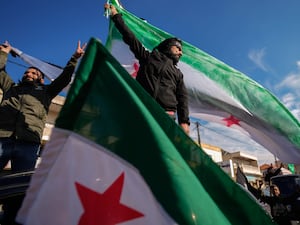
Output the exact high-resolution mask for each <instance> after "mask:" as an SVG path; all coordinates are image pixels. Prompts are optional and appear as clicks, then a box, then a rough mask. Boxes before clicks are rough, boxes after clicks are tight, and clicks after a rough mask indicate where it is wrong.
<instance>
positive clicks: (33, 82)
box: [21, 77, 38, 86]
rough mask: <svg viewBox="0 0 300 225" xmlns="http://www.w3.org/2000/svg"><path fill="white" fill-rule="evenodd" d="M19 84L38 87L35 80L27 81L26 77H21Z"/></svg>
mask: <svg viewBox="0 0 300 225" xmlns="http://www.w3.org/2000/svg"><path fill="white" fill-rule="evenodd" d="M21 83H22V84H27V85H35V86H36V85H38V81H37V80H28V79H27V77H22V80H21Z"/></svg>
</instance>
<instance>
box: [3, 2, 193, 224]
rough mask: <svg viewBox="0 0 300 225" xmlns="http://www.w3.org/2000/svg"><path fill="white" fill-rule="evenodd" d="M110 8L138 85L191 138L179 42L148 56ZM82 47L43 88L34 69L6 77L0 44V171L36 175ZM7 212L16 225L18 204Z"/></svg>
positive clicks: (173, 41) (163, 45)
mask: <svg viewBox="0 0 300 225" xmlns="http://www.w3.org/2000/svg"><path fill="white" fill-rule="evenodd" d="M104 8H106V9H107V8H109V9H110V12H111V19H112V21H113V22H114V23H115V25H116V27H117V28H118V30H119V31H120V33H121V34H122V36H123V40H124V42H125V43H126V44H128V45H129V47H130V49H131V51H132V52H133V53H134V55H135V57H136V58H137V59H138V60H139V64H140V68H139V70H138V74H137V77H136V80H137V82H139V83H140V84H141V86H142V87H143V88H144V89H145V90H146V91H147V92H148V93H149V94H150V95H151V96H152V97H153V98H154V99H155V100H156V101H157V103H158V104H159V105H160V106H161V107H162V108H163V109H164V110H165V112H166V113H167V114H168V115H170V117H172V118H173V119H174V120H175V119H176V118H177V119H178V123H179V125H180V126H181V127H182V129H183V130H184V131H185V132H186V133H187V134H188V133H189V125H190V121H189V109H188V94H187V90H186V87H185V84H184V80H183V74H182V72H181V71H180V70H179V68H178V67H177V63H178V62H179V59H180V57H181V56H182V54H183V53H182V43H181V40H179V39H178V38H169V39H166V40H164V41H162V42H161V43H160V44H159V45H158V46H157V47H155V48H154V49H153V51H152V52H149V51H148V50H146V49H145V48H144V47H143V45H142V43H141V42H140V41H139V40H138V39H137V38H136V37H135V36H134V34H133V33H132V32H131V31H130V30H129V29H128V27H127V26H126V24H125V22H124V21H123V19H122V15H121V14H119V13H118V12H117V10H116V8H115V7H114V6H113V5H109V4H105V5H104ZM85 47H86V45H85V44H84V45H82V46H81V43H80V42H78V45H77V48H76V50H75V52H74V54H73V55H72V57H71V59H70V60H69V61H68V63H67V65H66V66H65V68H64V70H63V72H62V73H61V74H60V75H59V76H58V77H57V78H56V79H55V80H54V81H52V82H50V83H49V84H45V82H44V79H45V74H44V73H43V72H42V70H40V69H39V68H37V67H29V68H27V70H26V71H25V72H24V74H23V76H22V78H21V80H20V81H19V82H18V83H15V82H14V81H13V79H12V78H11V77H10V76H9V74H7V72H6V63H7V58H8V55H9V53H11V54H13V50H12V47H11V45H10V43H9V42H7V41H6V42H4V43H3V44H1V45H0V89H1V90H2V92H3V96H2V99H1V104H0V172H1V171H3V169H4V168H5V166H6V165H7V163H8V162H9V161H10V163H11V172H12V173H18V172H23V171H30V170H34V168H35V165H36V160H37V157H38V152H39V149H40V146H41V140H42V134H43V130H44V126H45V121H46V116H47V113H48V110H49V106H50V104H51V100H52V99H53V98H54V97H55V96H56V95H58V94H59V93H60V92H61V91H62V90H63V89H64V88H65V87H66V86H67V85H68V84H69V83H70V81H71V77H72V74H73V73H74V71H75V68H76V65H77V62H78V60H79V59H80V58H81V57H82V55H83V54H84V50H85ZM13 204H14V206H13V207H11V206H10V204H9V203H7V204H3V210H4V218H3V221H2V223H1V224H3V225H5V224H16V223H15V222H14V217H15V215H16V213H17V209H18V208H16V207H15V204H17V203H16V202H14V203H13Z"/></svg>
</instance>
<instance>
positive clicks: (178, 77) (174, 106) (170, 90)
mask: <svg viewBox="0 0 300 225" xmlns="http://www.w3.org/2000/svg"><path fill="white" fill-rule="evenodd" d="M104 7H105V8H106V9H110V12H111V19H112V21H113V22H114V23H115V25H116V27H117V29H118V30H119V32H120V33H121V34H122V36H123V40H124V42H125V43H126V44H127V45H128V46H129V48H130V50H131V51H132V52H133V54H134V55H135V57H136V58H137V59H138V60H139V64H140V67H139V70H138V73H137V77H136V80H137V81H138V82H139V83H140V84H141V85H142V86H143V88H144V89H145V90H146V91H147V92H148V93H149V94H150V95H151V96H152V97H153V98H154V99H155V100H156V101H157V102H158V103H159V104H160V106H161V107H162V108H163V109H164V110H165V111H166V112H167V113H168V114H169V115H170V116H171V117H173V118H176V114H177V117H178V123H179V124H180V126H181V127H182V128H183V130H184V131H185V132H186V133H187V134H188V133H189V124H190V121H189V110H188V95H187V90H186V87H185V84H184V81H183V74H182V72H181V71H180V70H179V69H178V68H177V66H176V65H177V63H178V62H179V59H180V57H181V56H182V45H181V40H179V39H177V38H168V39H166V40H164V41H163V42H161V43H160V44H159V45H158V46H157V47H155V48H154V49H153V51H152V52H150V51H148V50H147V49H145V47H144V46H143V45H142V43H141V42H140V41H139V40H138V39H137V38H136V36H135V35H134V34H133V32H132V31H131V30H130V29H129V28H128V27H127V26H126V24H125V22H124V20H123V18H122V15H121V14H119V13H118V12H117V10H116V8H115V7H114V6H113V5H110V4H105V5H104Z"/></svg>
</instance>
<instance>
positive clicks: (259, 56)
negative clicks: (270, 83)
mask: <svg viewBox="0 0 300 225" xmlns="http://www.w3.org/2000/svg"><path fill="white" fill-rule="evenodd" d="M265 54H266V50H265V48H262V49H253V50H250V52H249V54H248V57H249V59H250V60H251V61H252V62H254V64H255V65H256V66H257V67H258V68H260V69H262V70H263V71H265V72H267V71H268V65H267V64H266V63H265V62H264V56H265Z"/></svg>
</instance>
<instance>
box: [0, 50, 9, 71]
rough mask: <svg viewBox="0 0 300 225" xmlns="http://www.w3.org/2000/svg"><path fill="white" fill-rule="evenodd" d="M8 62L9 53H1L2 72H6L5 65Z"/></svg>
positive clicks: (0, 68) (0, 65) (0, 66)
mask: <svg viewBox="0 0 300 225" xmlns="http://www.w3.org/2000/svg"><path fill="white" fill-rule="evenodd" d="M6 62H7V53H6V52H2V51H0V70H1V71H2V70H5V65H6Z"/></svg>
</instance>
